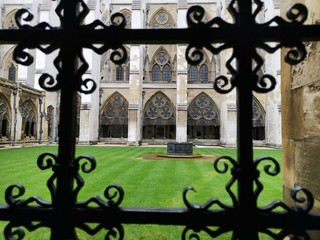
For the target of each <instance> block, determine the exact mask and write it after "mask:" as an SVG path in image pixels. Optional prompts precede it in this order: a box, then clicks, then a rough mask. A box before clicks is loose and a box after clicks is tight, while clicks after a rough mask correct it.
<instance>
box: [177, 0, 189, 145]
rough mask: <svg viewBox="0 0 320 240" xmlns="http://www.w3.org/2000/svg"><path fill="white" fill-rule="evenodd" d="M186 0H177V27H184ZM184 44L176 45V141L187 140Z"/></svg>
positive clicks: (186, 80)
mask: <svg viewBox="0 0 320 240" xmlns="http://www.w3.org/2000/svg"><path fill="white" fill-rule="evenodd" d="M186 15H187V1H186V0H179V1H178V14H177V27H178V28H186V27H187V25H186ZM185 52H186V46H185V45H178V47H177V106H176V108H177V109H176V141H177V142H186V141H187V119H188V113H187V110H188V65H187V61H186V58H185Z"/></svg>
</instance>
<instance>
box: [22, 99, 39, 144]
mask: <svg viewBox="0 0 320 240" xmlns="http://www.w3.org/2000/svg"><path fill="white" fill-rule="evenodd" d="M19 110H20V113H21V116H22V134H23V135H22V139H23V138H25V137H35V136H36V132H35V130H36V127H35V125H36V114H35V112H36V111H35V107H34V105H33V103H32V101H31V100H27V101H25V102H24V103H22V105H21V106H20V108H19Z"/></svg>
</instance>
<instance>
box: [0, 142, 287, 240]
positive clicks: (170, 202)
mask: <svg viewBox="0 0 320 240" xmlns="http://www.w3.org/2000/svg"><path fill="white" fill-rule="evenodd" d="M44 152H53V153H57V147H54V146H49V147H25V148H12V149H1V150H0V161H1V171H0V194H1V196H4V191H5V189H6V188H7V187H8V186H9V185H11V184H15V183H21V184H23V185H24V186H25V188H26V193H25V195H24V197H23V199H27V198H29V197H30V196H35V195H38V196H41V197H42V198H44V199H45V200H48V201H50V194H49V191H48V189H47V187H46V181H47V180H48V178H49V177H50V176H51V174H52V171H51V169H48V170H44V171H43V170H40V169H39V168H38V167H37V164H36V162H37V157H38V156H39V155H40V154H41V153H44ZM155 152H156V153H165V152H166V147H120V146H119V147H114V146H112V147H109V146H105V147H101V146H90V147H89V146H78V147H77V153H76V156H80V155H83V154H89V155H92V156H93V157H94V158H95V159H96V161H97V168H96V169H95V170H94V171H93V172H91V173H89V174H85V173H83V172H80V174H81V176H82V177H83V178H84V180H85V186H84V187H83V188H82V190H81V192H80V194H79V199H78V200H79V201H82V200H87V199H89V198H90V197H92V196H94V195H99V196H101V197H102V198H103V193H104V190H105V188H106V187H107V186H108V185H110V184H113V183H116V184H119V185H121V186H122V188H123V189H124V191H125V196H124V200H123V202H122V204H121V206H122V207H156V208H158V207H170V208H171V207H172V208H176V207H178V208H180V207H185V206H184V204H183V201H182V191H183V189H184V188H185V187H187V186H193V187H194V188H195V189H196V192H195V193H191V192H190V194H189V195H188V197H189V200H190V201H191V202H192V203H205V202H206V201H207V200H209V199H211V198H213V197H218V198H219V199H220V200H221V201H222V202H224V203H231V202H230V198H229V196H228V194H227V192H226V190H225V185H226V183H227V182H228V180H229V179H230V172H228V173H226V174H219V173H217V172H216V171H215V170H214V168H213V164H212V161H205V160H181V159H179V160H145V159H141V157H142V156H143V155H144V154H147V153H155ZM194 153H195V154H206V155H214V156H217V157H218V156H222V155H227V156H231V157H233V158H236V157H235V156H236V150H235V149H224V148H194ZM254 153H255V158H256V157H259V156H270V157H273V158H275V159H276V160H278V161H279V163H280V161H281V151H279V150H269V149H257V150H255V152H254ZM261 165H262V166H261V167H259V169H262V167H263V164H261ZM280 165H281V163H280ZM261 181H262V183H263V186H264V191H263V193H262V194H261V195H260V198H259V205H261V206H262V205H266V204H268V203H270V202H271V201H272V200H275V199H281V198H282V176H281V173H280V174H279V175H278V176H276V177H271V176H269V175H267V174H265V173H264V172H263V171H261ZM0 203H2V204H3V203H4V197H1V198H0ZM0 227H1V228H2V229H3V227H4V225H3V224H2V225H0ZM124 227H125V239H133V240H135V239H137V240H142V239H152V240H156V239H159V240H163V239H166V240H171V239H172V240H173V239H180V238H181V237H180V235H181V232H182V229H183V227H179V228H178V230H177V228H173V227H163V226H143V227H137V226H124ZM2 229H0V230H1V231H3V230H2ZM47 232H48V231H46V230H38V231H36V232H32V233H30V234H28V232H27V236H26V237H25V238H24V239H49V238H48V233H47ZM78 233H79V236H80V239H104V236H105V231H101V232H100V233H99V234H97V235H96V236H94V237H91V236H87V234H84V233H82V232H81V231H80V230H79V231H78ZM229 238H230V236H226V238H224V239H229ZM0 239H1V237H0ZM201 239H205V238H201ZM219 239H221V238H219Z"/></svg>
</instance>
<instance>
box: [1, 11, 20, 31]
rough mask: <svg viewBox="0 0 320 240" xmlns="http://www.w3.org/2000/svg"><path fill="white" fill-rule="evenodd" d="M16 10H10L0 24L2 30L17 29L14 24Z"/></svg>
mask: <svg viewBox="0 0 320 240" xmlns="http://www.w3.org/2000/svg"><path fill="white" fill-rule="evenodd" d="M16 12H17V10H16V9H15V10H12V11H10V12H9V13H8V14H7V15H6V17H5V19H4V21H3V24H2V27H3V29H18V26H17V24H16V20H15V14H16Z"/></svg>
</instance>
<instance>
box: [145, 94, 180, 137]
mask: <svg viewBox="0 0 320 240" xmlns="http://www.w3.org/2000/svg"><path fill="white" fill-rule="evenodd" d="M175 135H176V120H175V109H174V106H173V104H172V102H171V101H170V99H169V98H168V97H167V96H166V95H164V94H163V93H162V92H158V93H156V94H155V95H153V96H152V97H151V98H150V99H149V100H148V101H147V103H146V106H145V108H144V120H143V138H144V139H175Z"/></svg>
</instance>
